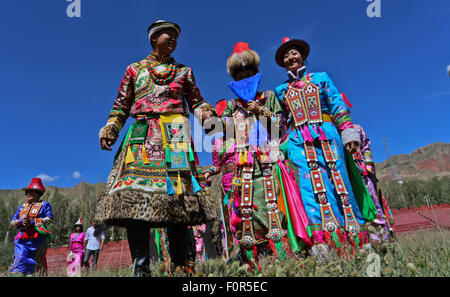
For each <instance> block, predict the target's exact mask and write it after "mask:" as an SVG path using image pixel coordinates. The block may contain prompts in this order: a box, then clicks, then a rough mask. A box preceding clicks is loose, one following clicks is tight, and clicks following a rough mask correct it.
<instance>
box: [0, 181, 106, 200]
mask: <svg viewBox="0 0 450 297" xmlns="http://www.w3.org/2000/svg"><path fill="white" fill-rule="evenodd" d="M104 185H105V184H104V183H98V184H90V183H86V182H81V183H79V184H78V185H76V186H74V187H72V188H60V187H54V186H48V187H46V192H45V194H44V197H42V199H43V200H45V201H50V202H51V201H52V198H53V197H54V195H55V192H58V193H59V194H61V195H62V196H63V197H67V198H70V199H74V200H77V199H80V200H81V198H82V197H83V196H89V197H91V199H94V200H95V197H96V196H97V195H98V194H99V193H100V191H102V190H103V187H104ZM0 199H5V200H18V201H19V202H20V201H22V202H25V201H26V199H25V192H24V191H23V190H22V189H14V190H0Z"/></svg>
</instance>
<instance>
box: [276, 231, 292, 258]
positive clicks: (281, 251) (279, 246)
mask: <svg viewBox="0 0 450 297" xmlns="http://www.w3.org/2000/svg"><path fill="white" fill-rule="evenodd" d="M283 238H284V239H286V237H284V236H283ZM275 248H276V250H277V257H278V259H280V260H281V261H285V260H286V259H287V256H286V252H287V251H289V249H286V245H285V244H284V242H283V241H280V242H277V243H276V244H275Z"/></svg>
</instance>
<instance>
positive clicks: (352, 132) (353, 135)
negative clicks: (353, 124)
mask: <svg viewBox="0 0 450 297" xmlns="http://www.w3.org/2000/svg"><path fill="white" fill-rule="evenodd" d="M341 138H342V142H343V143H344V145H346V144H347V143H350V142H352V141H355V142H357V143H358V145H359V144H360V143H361V140H360V137H359V133H358V131H357V130H356V129H355V128H347V129H344V131H342V133H341Z"/></svg>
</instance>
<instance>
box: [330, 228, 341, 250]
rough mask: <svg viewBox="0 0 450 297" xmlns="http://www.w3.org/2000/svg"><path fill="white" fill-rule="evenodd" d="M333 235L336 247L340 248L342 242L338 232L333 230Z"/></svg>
mask: <svg viewBox="0 0 450 297" xmlns="http://www.w3.org/2000/svg"><path fill="white" fill-rule="evenodd" d="M332 236H333V239H334V242H335V244H336V247H337V248H340V247H341V242H340V240H339V236H338V234H337V233H336V232H333V234H332Z"/></svg>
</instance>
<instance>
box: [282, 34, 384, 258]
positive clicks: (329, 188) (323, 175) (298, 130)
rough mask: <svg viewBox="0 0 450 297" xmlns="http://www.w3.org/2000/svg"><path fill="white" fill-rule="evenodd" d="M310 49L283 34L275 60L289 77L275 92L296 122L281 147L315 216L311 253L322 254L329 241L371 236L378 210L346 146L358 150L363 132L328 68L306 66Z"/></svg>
mask: <svg viewBox="0 0 450 297" xmlns="http://www.w3.org/2000/svg"><path fill="white" fill-rule="evenodd" d="M309 49H310V48H309V45H308V44H307V43H306V42H305V41H303V40H298V39H294V40H290V39H289V38H287V37H286V38H284V39H283V44H282V45H281V46H280V47H279V48H278V50H277V52H276V55H275V60H276V62H277V64H278V65H279V66H281V67H283V68H285V69H286V70H287V73H288V76H289V79H288V80H287V81H285V82H284V83H282V84H281V85H279V86H278V87H276V95H277V97H278V99H279V100H280V101H281V102H282V103H283V106H284V110H286V111H287V114H286V118H287V121H288V124H289V127H291V130H290V132H289V134H288V137H287V138H286V139H285V140H284V141H283V143H282V145H281V147H282V151H283V152H284V153H285V156H286V157H287V158H288V159H289V165H290V166H289V167H290V171H291V172H293V173H294V175H295V176H296V178H297V182H298V185H299V188H300V190H301V196H302V200H303V205H304V206H305V209H306V212H307V214H308V217H309V219H310V224H309V227H308V229H309V230H308V232H309V233H310V234H311V236H312V240H313V243H314V246H313V248H312V254H313V255H318V256H323V255H324V254H326V253H327V252H328V246H333V247H334V248H336V249H338V250H339V248H340V246H341V243H342V242H345V241H346V240H347V239H348V240H349V241H350V243H351V244H352V245H353V246H355V245H358V247H362V245H363V243H366V242H368V239H367V232H365V226H366V222H370V221H372V220H373V218H374V216H375V214H376V210H375V207H374V205H373V202H372V200H371V199H370V196H369V195H368V192H367V189H366V188H365V186H364V184H363V182H362V179H361V177H360V175H359V173H358V172H357V169H356V165H355V164H354V162H353V160H352V159H351V157H348V156H346V155H348V153H347V152H346V150H347V151H349V152H350V153H353V152H355V151H356V148H357V146H358V144H359V143H360V139H359V134H358V132H357V130H356V129H355V128H354V126H353V122H352V120H351V118H350V115H349V111H348V109H347V108H346V105H345V103H344V102H343V100H342V98H341V96H340V94H339V93H338V91H337V89H336V87H335V86H334V84H333V82H332V80H331V79H330V77H329V76H328V74H327V73H325V72H318V73H307V72H306V67H305V66H304V61H305V59H306V58H307V56H308V54H309ZM352 162H353V163H352ZM355 170H356V171H355ZM347 171H349V174H350V176H349V174H348V173H347ZM355 172H356V173H355ZM349 177H350V178H349ZM354 191H355V192H354ZM355 195H356V197H355ZM358 243H359V244H358Z"/></svg>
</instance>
